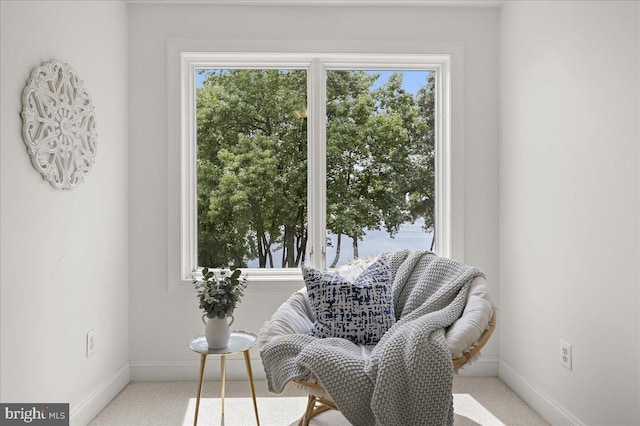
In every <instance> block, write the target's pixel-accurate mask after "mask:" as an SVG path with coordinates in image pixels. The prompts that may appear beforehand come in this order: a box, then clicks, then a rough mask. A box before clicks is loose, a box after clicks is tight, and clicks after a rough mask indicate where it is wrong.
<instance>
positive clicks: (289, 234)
mask: <svg viewBox="0 0 640 426" xmlns="http://www.w3.org/2000/svg"><path fill="white" fill-rule="evenodd" d="M295 231H296V227H295V225H293V226H291V225H287V227H286V231H285V233H284V235H285V245H286V252H287V265H286V267H287V268H294V267H295V247H296V241H295V237H296V235H295ZM283 266H284V265H283Z"/></svg>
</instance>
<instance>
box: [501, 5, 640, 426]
mask: <svg viewBox="0 0 640 426" xmlns="http://www.w3.org/2000/svg"><path fill="white" fill-rule="evenodd" d="M639 16H640V15H639V13H638V3H637V2H611V1H606V2H598V1H587V2H574V1H566V2H564V1H563V2H508V3H507V4H506V5H505V6H504V7H503V8H502V10H501V16H500V57H501V61H500V93H501V96H500V111H501V113H500V128H501V135H500V283H501V288H500V297H501V300H500V307H501V317H500V319H501V322H500V325H499V334H500V358H501V364H500V377H501V378H502V379H503V380H505V381H506V382H507V384H509V385H510V386H511V387H513V388H514V389H516V390H517V391H518V392H519V393H520V394H521V395H522V396H524V397H525V399H526V400H527V402H529V404H531V405H532V406H533V407H534V408H536V409H538V410H539V411H540V412H541V414H543V415H544V416H545V417H546V418H547V420H549V421H550V422H552V423H553V424H562V423H564V422H565V421H566V420H569V421H572V422H576V423H584V424H594V425H596V424H608V425H613V424H626V425H630V424H638V423H640V416H639V413H638V397H639V392H638V377H639V370H638V359H639V346H638V336H639V330H638V325H639V322H638V314H639V303H638V301H639V292H638V290H639V289H638V282H639V275H638V258H639V254H640V253H639V249H638V247H639V239H638V217H639V213H640V212H639V209H638V207H639V204H638V203H639V191H638V188H639V187H638V178H639V176H638V170H639V157H638V155H639V150H638V145H639V128H638V117H639V76H640V67H639V46H638V43H639V40H640V39H639V34H638V31H639V22H640V20H639V19H638V18H639ZM560 339H564V340H566V341H568V342H570V343H571V344H572V345H573V371H568V370H566V369H564V368H563V367H561V366H560V362H559V361H560V349H559V340H560Z"/></svg>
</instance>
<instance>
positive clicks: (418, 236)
mask: <svg viewBox="0 0 640 426" xmlns="http://www.w3.org/2000/svg"><path fill="white" fill-rule="evenodd" d="M326 78H327V195H326V203H327V224H326V227H327V256H326V257H327V267H333V266H338V265H341V264H343V263H345V262H347V261H348V260H349V259H353V258H357V257H363V256H375V255H378V254H381V253H384V252H392V251H395V250H398V249H403V248H407V249H410V250H425V249H432V250H433V249H435V247H434V229H435V226H434V225H435V224H434V203H435V164H434V157H435V145H434V135H435V129H434V114H435V112H434V87H435V84H434V83H435V74H434V73H433V72H432V71H393V72H392V71H358V70H354V71H328V72H327V76H326Z"/></svg>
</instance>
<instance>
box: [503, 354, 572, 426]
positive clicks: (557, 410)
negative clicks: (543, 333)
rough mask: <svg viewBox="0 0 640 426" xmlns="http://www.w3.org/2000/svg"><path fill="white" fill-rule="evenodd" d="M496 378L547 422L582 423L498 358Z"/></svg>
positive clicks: (555, 425) (556, 423)
mask: <svg viewBox="0 0 640 426" xmlns="http://www.w3.org/2000/svg"><path fill="white" fill-rule="evenodd" d="M498 378H500V380H502V381H503V382H504V383H505V384H506V385H507V386H509V387H510V388H511V389H512V390H513V391H514V392H515V393H516V394H517V395H518V396H519V397H520V398H522V399H523V400H524V401H525V402H526V403H527V404H529V406H531V408H533V409H534V410H535V411H536V412H537V413H538V414H539V415H540V416H541V417H542V418H543V419H545V420H546V421H547V422H548V423H549V424H552V425H554V426H560V425H568V426H572V425H583V424H584V423H582V422H581V421H580V420H578V419H577V418H576V417H575V416H573V415H572V414H571V413H569V412H568V411H567V410H565V409H564V408H563V407H562V406H560V405H559V404H558V403H556V402H555V401H554V400H553V399H552V398H550V397H549V396H548V395H547V394H545V393H544V392H542V391H541V390H540V389H537V388H536V387H535V386H533V385H531V384H530V383H529V382H528V381H527V379H526V378H525V377H524V376H523V375H522V374H520V372H519V371H518V370H516V369H515V368H513V367H512V366H511V365H510V364H509V363H508V362H506V361H505V360H503V359H500V360H499V369H498Z"/></svg>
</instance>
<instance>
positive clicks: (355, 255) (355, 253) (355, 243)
mask: <svg viewBox="0 0 640 426" xmlns="http://www.w3.org/2000/svg"><path fill="white" fill-rule="evenodd" d="M358 256H359V255H358V238H356V237H354V238H353V258H354V259H357V258H358Z"/></svg>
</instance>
